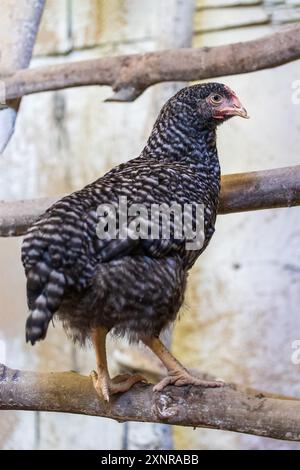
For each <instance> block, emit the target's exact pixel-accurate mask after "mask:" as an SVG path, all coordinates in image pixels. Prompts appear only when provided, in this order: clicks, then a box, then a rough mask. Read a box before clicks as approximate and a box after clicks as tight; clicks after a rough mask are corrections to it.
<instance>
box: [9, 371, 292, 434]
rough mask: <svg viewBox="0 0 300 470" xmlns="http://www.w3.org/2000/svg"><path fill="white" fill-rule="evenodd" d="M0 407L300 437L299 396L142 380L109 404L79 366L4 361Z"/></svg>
mask: <svg viewBox="0 0 300 470" xmlns="http://www.w3.org/2000/svg"><path fill="white" fill-rule="evenodd" d="M145 403H147V406H145ZM0 410H31V411H56V412H63V413H77V414H84V415H91V416H103V417H107V418H111V419H115V420H117V421H120V422H124V421H140V422H153V423H164V424H176V425H180V426H192V427H207V428H213V429H223V430H228V431H236V432H241V433H248V434H255V435H257V436H265V437H273V438H276V439H284V440H290V441H300V402H299V401H298V400H297V399H283V400H282V399H278V398H269V397H267V396H264V395H263V394H257V395H255V394H253V393H249V392H248V393H247V392H243V391H240V390H238V389H237V388H236V387H235V386H233V385H226V386H225V387H223V388H220V389H203V388H200V387H191V386H187V387H180V388H178V387H174V386H168V387H167V388H166V389H165V390H164V391H162V392H159V393H158V392H155V393H154V392H153V390H152V386H151V385H145V384H138V385H135V386H134V387H133V388H132V389H131V390H130V391H129V392H126V393H124V394H122V395H116V396H113V397H112V398H111V402H110V404H106V403H105V402H104V401H102V400H101V399H100V398H99V397H98V395H97V394H96V392H95V390H94V388H93V385H92V381H91V380H90V379H89V378H88V377H84V376H82V375H79V374H76V373H75V372H59V373H36V372H27V371H26V372H25V371H19V370H12V369H8V368H7V367H5V366H4V365H1V364H0Z"/></svg>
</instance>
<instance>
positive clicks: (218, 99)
mask: <svg viewBox="0 0 300 470" xmlns="http://www.w3.org/2000/svg"><path fill="white" fill-rule="evenodd" d="M210 101H211V102H212V104H220V103H221V102H222V101H223V97H222V96H221V95H218V94H216V93H214V94H213V95H211V97H210Z"/></svg>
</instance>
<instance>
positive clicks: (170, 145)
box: [22, 83, 245, 344]
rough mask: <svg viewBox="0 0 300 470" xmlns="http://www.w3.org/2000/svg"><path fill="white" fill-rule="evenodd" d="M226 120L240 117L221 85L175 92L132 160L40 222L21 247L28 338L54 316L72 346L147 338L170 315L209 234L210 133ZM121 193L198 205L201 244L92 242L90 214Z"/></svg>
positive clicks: (213, 188)
mask: <svg viewBox="0 0 300 470" xmlns="http://www.w3.org/2000/svg"><path fill="white" fill-rule="evenodd" d="M219 99H220V100H221V101H220V102H219V103H217V101H218V100H219ZM225 104H226V106H225V107H224V105H225ZM222 106H223V108H222ZM221 108H222V109H221ZM235 114H239V115H244V117H245V110H244V109H243V108H241V106H240V103H239V102H238V100H237V98H236V95H235V94H234V93H233V92H232V91H231V90H230V89H229V88H228V87H226V86H224V85H222V84H217V83H209V84H204V85H195V86H192V87H188V88H184V89H183V90H181V91H180V92H179V93H177V94H176V95H175V96H174V97H173V98H171V99H170V100H169V101H168V102H167V103H166V104H165V106H164V107H163V108H162V111H161V112H160V114H159V116H158V119H157V121H156V123H155V125H154V128H153V130H152V133H151V135H150V137H149V140H148V142H147V144H146V146H145V148H144V150H143V151H142V153H141V155H140V156H139V157H137V158H135V159H133V160H130V161H129V162H127V163H123V164H121V165H119V166H118V167H116V168H114V169H112V170H111V171H110V172H108V173H107V174H106V175H104V176H103V177H101V178H100V179H98V180H97V181H95V182H94V183H92V184H90V185H88V186H86V187H85V188H84V189H82V190H80V191H76V192H75V193H73V194H71V195H69V196H67V197H64V198H63V199H62V200H60V201H59V202H57V203H56V204H54V205H53V206H52V207H50V208H49V209H48V210H47V211H46V213H45V214H43V215H42V216H41V217H40V218H39V220H38V221H37V222H36V223H35V224H34V226H33V227H32V228H31V229H30V230H29V231H28V234H27V235H26V237H25V240H24V243H23V247H22V261H23V264H24V267H25V272H26V276H27V293H28V307H29V310H30V315H29V317H28V320H27V324H26V339H27V341H31V343H32V344H34V343H35V342H36V341H38V340H40V339H43V338H44V337H45V336H46V332H47V328H48V324H49V321H50V320H51V318H52V317H53V316H54V315H57V316H58V318H60V319H61V320H62V321H63V323H64V325H65V327H66V330H67V331H68V332H70V334H71V335H72V336H73V338H74V339H75V340H76V339H78V340H80V341H81V342H84V341H85V339H86V338H87V337H89V336H90V335H91V332H92V331H94V330H95V329H96V328H98V327H105V328H106V329H107V330H112V331H114V332H115V333H118V334H124V333H127V334H129V336H130V337H131V338H132V339H137V340H138V339H143V340H145V341H147V338H150V337H157V336H158V335H159V333H160V331H161V330H162V329H163V328H164V327H165V326H167V325H168V324H169V323H170V322H171V321H173V320H174V319H175V318H176V315H177V313H178V311H179V309H180V306H181V305H182V302H183V298H184V292H185V286H186V279H187V273H188V271H189V269H190V268H191V267H192V265H193V264H194V262H195V261H196V259H197V258H198V256H199V255H200V254H201V252H202V251H203V250H204V249H205V248H206V246H207V244H208V243H209V241H210V239H211V236H212V235H213V232H214V225H215V220H216V214H217V207H218V197H219V190H220V167H219V160H218V155H217V149H216V126H217V125H218V124H219V123H221V122H223V121H224V120H226V119H228V118H229V117H230V116H232V115H235ZM120 196H123V197H125V196H126V197H127V201H128V205H129V206H132V204H136V203H141V204H144V206H145V207H146V208H147V210H148V211H150V210H151V205H152V204H155V203H156V204H157V203H158V204H162V203H165V204H167V205H168V206H170V205H171V204H172V203H173V202H176V203H178V204H179V205H180V206H181V207H183V206H184V204H188V203H197V204H203V205H204V210H205V212H204V229H205V240H204V245H203V247H202V248H201V249H198V250H190V251H189V250H187V249H186V246H185V241H186V240H184V239H176V238H175V237H174V236H171V238H170V239H169V240H165V239H164V240H163V239H148V240H147V239H142V238H139V239H138V240H132V239H130V238H127V239H126V240H120V239H116V240H104V239H100V238H98V236H97V234H96V225H97V220H98V219H97V207H98V206H99V204H113V205H114V206H115V207H116V208H117V207H118V201H119V198H120Z"/></svg>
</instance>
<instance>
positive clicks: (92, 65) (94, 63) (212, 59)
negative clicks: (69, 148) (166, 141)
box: [4, 23, 300, 101]
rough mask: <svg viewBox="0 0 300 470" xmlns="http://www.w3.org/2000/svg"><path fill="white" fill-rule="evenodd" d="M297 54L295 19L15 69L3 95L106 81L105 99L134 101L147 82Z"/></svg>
mask: <svg viewBox="0 0 300 470" xmlns="http://www.w3.org/2000/svg"><path fill="white" fill-rule="evenodd" d="M299 58H300V23H297V24H295V25H293V26H289V27H285V28H282V29H281V30H280V31H278V32H275V33H273V34H270V35H267V36H265V37H262V38H260V39H256V40H252V41H246V42H239V43H235V44H229V45H225V46H217V47H203V48H197V49H196V48H195V49H192V48H191V49H179V50H178V49H174V50H165V51H157V52H149V53H145V54H133V55H123V56H118V57H104V58H101V59H95V60H86V61H80V62H73V63H66V64H57V65H51V66H45V67H39V68H34V69H30V70H19V71H17V72H16V73H13V74H12V75H8V76H7V77H6V78H4V82H5V86H6V93H7V98H8V99H14V98H19V97H21V96H24V95H29V94H32V93H39V92H43V91H49V90H58V89H62V88H70V87H77V86H86V85H109V86H111V87H112V88H113V90H114V91H115V94H114V95H113V96H112V98H111V99H110V101H133V100H134V99H136V98H137V97H138V96H139V95H140V94H141V93H142V92H143V91H144V90H145V89H146V88H148V87H149V86H151V85H154V84H156V83H161V82H169V81H187V82H188V81H194V80H202V79H206V78H212V77H220V76H225V75H234V74H241V73H247V72H254V71H256V70H262V69H267V68H271V67H277V66H279V65H283V64H286V63H287V62H291V61H293V60H297V59H299Z"/></svg>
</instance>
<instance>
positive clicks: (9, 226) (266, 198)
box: [0, 165, 300, 237]
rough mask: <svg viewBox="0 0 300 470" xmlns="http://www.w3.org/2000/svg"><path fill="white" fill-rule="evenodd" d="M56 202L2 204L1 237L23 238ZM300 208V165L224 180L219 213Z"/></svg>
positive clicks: (52, 199) (39, 201) (245, 174)
mask: <svg viewBox="0 0 300 470" xmlns="http://www.w3.org/2000/svg"><path fill="white" fill-rule="evenodd" d="M57 199H58V197H56V198H41V199H35V200H25V201H14V202H0V236H1V237H9V236H19V235H23V234H24V233H25V232H26V230H27V228H28V227H29V226H30V225H32V224H33V223H34V222H35V220H36V219H37V218H38V216H39V215H41V214H42V213H43V212H45V210H46V209H47V208H48V207H50V206H51V205H52V204H53V203H54V202H55V201H57ZM297 205H300V165H297V166H294V167H287V168H278V169H275V170H265V171H254V172H251V173H237V174H233V175H225V176H223V177H222V190H221V198H220V206H219V213H220V214H230V213H233V212H244V211H252V210H258V209H271V208H277V207H290V206H297Z"/></svg>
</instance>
